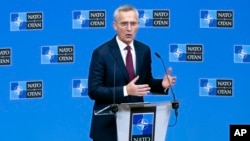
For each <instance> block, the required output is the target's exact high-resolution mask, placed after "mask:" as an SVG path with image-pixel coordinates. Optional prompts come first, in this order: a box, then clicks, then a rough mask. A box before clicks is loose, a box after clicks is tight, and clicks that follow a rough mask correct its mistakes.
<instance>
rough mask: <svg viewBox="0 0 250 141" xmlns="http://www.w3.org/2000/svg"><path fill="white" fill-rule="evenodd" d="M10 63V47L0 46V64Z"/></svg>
mask: <svg viewBox="0 0 250 141" xmlns="http://www.w3.org/2000/svg"><path fill="white" fill-rule="evenodd" d="M7 65H11V48H0V66H7Z"/></svg>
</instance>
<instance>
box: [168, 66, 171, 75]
mask: <svg viewBox="0 0 250 141" xmlns="http://www.w3.org/2000/svg"><path fill="white" fill-rule="evenodd" d="M171 72H172V68H171V67H169V68H168V70H167V75H170V73H171Z"/></svg>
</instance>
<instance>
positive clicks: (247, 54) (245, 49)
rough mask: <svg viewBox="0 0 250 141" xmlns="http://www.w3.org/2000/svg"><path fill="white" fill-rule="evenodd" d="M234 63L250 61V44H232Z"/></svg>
mask: <svg viewBox="0 0 250 141" xmlns="http://www.w3.org/2000/svg"><path fill="white" fill-rule="evenodd" d="M234 63H250V45H235V46H234Z"/></svg>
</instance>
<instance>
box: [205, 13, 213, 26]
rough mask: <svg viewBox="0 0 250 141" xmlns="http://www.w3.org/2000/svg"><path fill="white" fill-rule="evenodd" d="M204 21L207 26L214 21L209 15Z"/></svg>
mask: <svg viewBox="0 0 250 141" xmlns="http://www.w3.org/2000/svg"><path fill="white" fill-rule="evenodd" d="M204 20H205V21H206V23H207V24H210V23H211V22H212V21H213V16H212V15H210V14H207V15H206V16H205V19H204Z"/></svg>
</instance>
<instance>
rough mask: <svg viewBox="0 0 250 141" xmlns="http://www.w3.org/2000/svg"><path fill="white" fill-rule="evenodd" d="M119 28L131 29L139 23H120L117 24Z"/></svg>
mask: <svg viewBox="0 0 250 141" xmlns="http://www.w3.org/2000/svg"><path fill="white" fill-rule="evenodd" d="M118 24H119V25H120V26H121V27H128V26H129V25H130V26H131V27H135V26H137V25H138V24H139V23H138V22H120V23H118Z"/></svg>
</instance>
